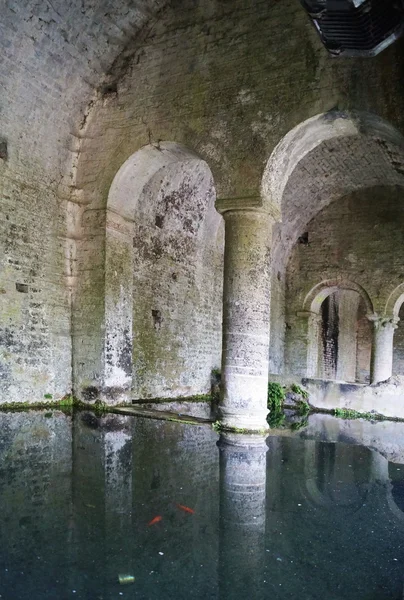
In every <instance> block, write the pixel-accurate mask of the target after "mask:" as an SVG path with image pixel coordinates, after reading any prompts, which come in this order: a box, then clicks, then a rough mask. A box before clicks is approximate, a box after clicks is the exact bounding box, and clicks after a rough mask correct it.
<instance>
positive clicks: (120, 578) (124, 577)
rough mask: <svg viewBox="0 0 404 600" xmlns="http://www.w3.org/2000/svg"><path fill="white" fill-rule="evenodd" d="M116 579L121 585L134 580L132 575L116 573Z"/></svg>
mask: <svg viewBox="0 0 404 600" xmlns="http://www.w3.org/2000/svg"><path fill="white" fill-rule="evenodd" d="M118 581H119V583H120V584H121V585H128V584H129V583H134V582H135V577H134V575H118Z"/></svg>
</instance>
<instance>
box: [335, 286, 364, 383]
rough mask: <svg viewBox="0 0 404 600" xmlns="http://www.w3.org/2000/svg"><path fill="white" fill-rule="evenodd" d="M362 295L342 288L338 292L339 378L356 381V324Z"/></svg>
mask: <svg viewBox="0 0 404 600" xmlns="http://www.w3.org/2000/svg"><path fill="white" fill-rule="evenodd" d="M359 301H360V296H359V294H358V292H356V291H354V290H340V292H339V294H338V358H337V379H338V380H339V381H351V382H352V381H356V350H357V339H356V324H357V322H358V310H359Z"/></svg>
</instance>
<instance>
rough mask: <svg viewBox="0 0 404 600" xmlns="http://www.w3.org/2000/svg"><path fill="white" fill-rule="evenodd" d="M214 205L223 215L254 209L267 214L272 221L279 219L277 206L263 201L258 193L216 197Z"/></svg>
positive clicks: (279, 214) (279, 212)
mask: <svg viewBox="0 0 404 600" xmlns="http://www.w3.org/2000/svg"><path fill="white" fill-rule="evenodd" d="M215 207H216V210H217V211H218V212H219V213H220V214H221V215H223V216H225V214H226V213H227V212H230V211H231V212H234V211H254V212H260V213H264V214H267V215H268V216H270V217H271V218H272V219H273V220H274V221H280V220H281V211H280V209H279V207H278V206H276V205H275V204H273V203H270V204H269V203H268V202H265V203H264V202H263V201H262V198H261V196H259V195H258V196H231V197H229V198H216V203H215Z"/></svg>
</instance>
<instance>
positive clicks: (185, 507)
mask: <svg viewBox="0 0 404 600" xmlns="http://www.w3.org/2000/svg"><path fill="white" fill-rule="evenodd" d="M177 507H178V508H180V509H181V510H183V511H184V512H186V513H189V514H190V515H193V514H194V513H195V511H194V510H193V509H192V508H189V506H184V505H183V504H177Z"/></svg>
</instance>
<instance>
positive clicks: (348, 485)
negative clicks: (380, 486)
mask: <svg viewBox="0 0 404 600" xmlns="http://www.w3.org/2000/svg"><path fill="white" fill-rule="evenodd" d="M358 455H359V456H358ZM372 469H373V461H372V452H371V451H370V450H369V449H368V448H366V447H364V446H350V445H348V444H333V443H324V442H312V443H309V444H307V447H306V451H305V453H304V474H305V478H304V481H302V482H301V488H302V489H301V492H302V495H303V496H304V497H305V498H306V500H307V502H309V503H310V504H312V505H315V506H323V507H329V508H332V509H333V510H335V509H338V508H341V509H342V510H343V511H344V512H346V511H347V509H349V511H352V512H356V511H357V510H359V509H360V508H361V507H362V506H363V505H364V503H365V501H366V499H367V497H368V495H369V492H370V489H371V487H372V483H371V482H372ZM342 473H343V474H344V478H343V479H341V474H342ZM347 475H348V476H347Z"/></svg>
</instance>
